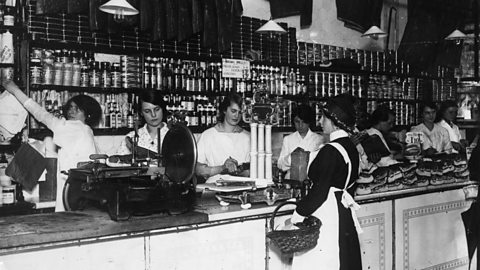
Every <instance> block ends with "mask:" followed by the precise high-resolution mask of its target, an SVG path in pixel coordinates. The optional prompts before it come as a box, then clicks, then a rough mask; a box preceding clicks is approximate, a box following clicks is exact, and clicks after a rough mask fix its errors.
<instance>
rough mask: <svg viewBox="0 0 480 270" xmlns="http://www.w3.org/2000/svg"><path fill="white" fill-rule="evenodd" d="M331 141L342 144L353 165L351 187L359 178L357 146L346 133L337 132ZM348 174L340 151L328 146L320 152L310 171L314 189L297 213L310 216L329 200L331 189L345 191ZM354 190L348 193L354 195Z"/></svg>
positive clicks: (298, 206)
mask: <svg viewBox="0 0 480 270" xmlns="http://www.w3.org/2000/svg"><path fill="white" fill-rule="evenodd" d="M330 141H332V142H337V143H339V144H341V145H342V146H343V147H344V148H345V150H346V151H347V153H348V156H349V158H350V162H351V163H352V173H351V176H350V179H349V185H350V184H351V183H353V182H354V181H355V180H356V179H357V178H358V166H359V157H358V152H357V149H356V147H355V145H354V144H353V143H352V141H351V140H350V138H348V135H347V133H346V132H344V131H341V130H339V131H335V132H333V133H332V134H331V135H330ZM347 173H348V166H347V164H346V163H345V161H344V159H343V157H342V155H341V154H340V152H338V150H337V149H336V148H335V147H333V146H331V145H329V144H326V145H325V146H324V147H323V148H321V149H320V152H318V155H317V157H316V158H315V159H314V160H313V162H312V164H311V165H310V169H309V171H308V177H309V179H310V180H311V181H312V187H311V189H310V192H309V193H308V195H307V196H306V197H305V198H304V199H302V200H301V201H300V202H298V203H297V209H296V212H297V213H298V214H300V215H302V216H309V215H311V214H312V213H313V212H315V211H316V210H317V209H318V208H319V207H320V206H321V205H322V204H323V203H324V202H325V200H326V199H327V196H328V192H329V190H330V187H336V188H339V189H343V188H344V187H345V180H346V177H347ZM353 190H354V189H353V188H350V189H348V190H347V191H348V192H349V193H350V194H352V195H353Z"/></svg>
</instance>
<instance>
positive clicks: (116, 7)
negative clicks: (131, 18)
mask: <svg viewBox="0 0 480 270" xmlns="http://www.w3.org/2000/svg"><path fill="white" fill-rule="evenodd" d="M99 9H100V10H101V11H103V12H106V13H110V14H116V15H137V14H138V10H137V9H136V8H134V7H133V6H132V5H130V4H129V3H128V2H127V1H126V0H110V1H108V2H107V3H105V4H103V5H101V6H100V7H99Z"/></svg>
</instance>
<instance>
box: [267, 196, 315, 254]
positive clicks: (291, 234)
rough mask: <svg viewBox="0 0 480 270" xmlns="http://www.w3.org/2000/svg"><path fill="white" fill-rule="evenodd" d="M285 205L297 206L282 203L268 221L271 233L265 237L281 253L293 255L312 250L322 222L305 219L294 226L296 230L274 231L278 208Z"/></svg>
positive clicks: (309, 218) (311, 217)
mask: <svg viewBox="0 0 480 270" xmlns="http://www.w3.org/2000/svg"><path fill="white" fill-rule="evenodd" d="M287 204H294V205H297V203H295V202H283V203H282V204H280V205H279V206H277V208H275V211H273V216H272V218H271V219H270V229H271V231H270V232H268V233H267V237H268V238H269V239H270V241H271V242H273V244H274V245H275V246H277V247H278V248H279V249H280V250H281V251H282V252H283V253H294V252H300V251H306V250H309V249H312V248H314V247H315V246H316V245H317V241H318V236H319V235H320V226H322V222H321V221H320V220H319V219H318V218H316V217H314V216H310V217H308V218H306V219H305V220H304V221H303V222H302V223H296V224H295V226H297V227H298V229H295V230H275V226H274V225H275V224H274V220H275V216H276V215H277V212H278V211H279V210H280V208H281V207H283V206H284V205H287Z"/></svg>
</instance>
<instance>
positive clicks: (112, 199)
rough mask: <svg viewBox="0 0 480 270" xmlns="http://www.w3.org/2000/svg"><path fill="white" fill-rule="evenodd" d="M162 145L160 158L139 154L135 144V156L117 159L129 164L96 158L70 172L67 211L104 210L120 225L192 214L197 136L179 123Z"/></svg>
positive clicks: (171, 129)
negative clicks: (144, 218)
mask: <svg viewBox="0 0 480 270" xmlns="http://www.w3.org/2000/svg"><path fill="white" fill-rule="evenodd" d="M158 137H160V135H159V136H158ZM158 145H159V149H158V150H159V151H158V152H157V153H160V154H157V153H154V152H148V151H143V152H144V153H143V154H139V152H140V151H138V147H136V144H135V143H134V144H133V146H134V151H132V152H133V154H132V155H129V156H121V157H119V160H122V159H123V160H124V161H127V162H128V161H131V162H130V164H128V163H112V162H109V160H110V159H109V157H108V156H106V155H93V156H91V158H93V159H94V161H92V162H89V163H87V164H85V165H83V166H80V167H78V168H75V169H71V170H69V172H68V179H67V181H66V184H65V187H64V190H63V202H64V205H65V209H66V210H67V211H76V210H84V209H86V208H90V207H96V208H100V209H103V210H106V211H107V212H108V214H109V216H110V218H111V219H113V220H116V221H121V220H128V219H129V218H130V217H131V216H132V215H148V214H153V213H160V212H161V213H167V214H170V215H175V214H180V213H184V212H188V211H189V210H191V209H192V208H193V204H194V199H195V184H196V183H195V182H196V181H195V179H194V170H195V166H196V161H197V148H196V143H195V139H194V136H193V134H192V133H191V131H190V130H189V129H188V128H187V127H186V126H185V125H183V124H181V123H175V124H173V125H171V126H170V128H169V131H168V133H167V134H166V135H165V137H164V140H163V144H162V145H161V144H160V143H159V144H158ZM145 153H146V154H145ZM110 158H111V157H110ZM104 161H107V162H104ZM155 161H156V165H154V166H152V164H155Z"/></svg>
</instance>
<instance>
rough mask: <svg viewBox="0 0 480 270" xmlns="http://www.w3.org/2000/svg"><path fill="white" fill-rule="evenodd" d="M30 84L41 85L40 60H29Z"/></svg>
mask: <svg viewBox="0 0 480 270" xmlns="http://www.w3.org/2000/svg"><path fill="white" fill-rule="evenodd" d="M30 83H31V84H41V83H42V63H41V60H40V58H32V59H31V60H30Z"/></svg>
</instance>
